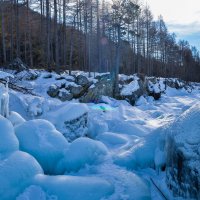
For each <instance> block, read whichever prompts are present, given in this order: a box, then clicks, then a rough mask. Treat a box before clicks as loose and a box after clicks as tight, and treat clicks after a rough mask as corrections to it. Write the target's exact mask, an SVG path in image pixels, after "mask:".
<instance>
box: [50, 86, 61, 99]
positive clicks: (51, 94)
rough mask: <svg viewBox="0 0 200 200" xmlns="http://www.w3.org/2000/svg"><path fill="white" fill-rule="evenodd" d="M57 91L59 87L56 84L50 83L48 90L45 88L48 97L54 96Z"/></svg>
mask: <svg viewBox="0 0 200 200" xmlns="http://www.w3.org/2000/svg"><path fill="white" fill-rule="evenodd" d="M58 93H59V87H58V86H56V85H50V86H49V88H48V90H47V94H48V95H49V96H50V97H56V96H57V95H58Z"/></svg>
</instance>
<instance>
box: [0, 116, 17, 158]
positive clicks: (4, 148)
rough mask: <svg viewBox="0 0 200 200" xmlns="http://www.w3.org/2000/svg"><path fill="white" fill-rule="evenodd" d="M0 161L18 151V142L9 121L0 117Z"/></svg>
mask: <svg viewBox="0 0 200 200" xmlns="http://www.w3.org/2000/svg"><path fill="white" fill-rule="evenodd" d="M0 138H1V139H0V160H1V159H2V158H3V157H5V156H6V155H7V154H9V153H12V152H14V151H17V150H18V149H19V142H18V140H17V138H16V136H15V133H14V128H13V126H12V124H11V122H10V121H9V120H7V119H6V118H4V117H2V116H1V115H0Z"/></svg>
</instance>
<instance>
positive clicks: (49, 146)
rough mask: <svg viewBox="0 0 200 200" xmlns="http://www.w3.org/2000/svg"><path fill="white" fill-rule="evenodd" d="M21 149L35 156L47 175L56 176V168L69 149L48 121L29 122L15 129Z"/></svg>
mask: <svg viewBox="0 0 200 200" xmlns="http://www.w3.org/2000/svg"><path fill="white" fill-rule="evenodd" d="M15 132H16V135H17V137H18V139H19V143H20V149H21V150H22V151H25V152H28V153H30V154H31V155H33V156H34V157H35V158H36V159H37V160H38V162H39V163H40V165H41V166H42V167H43V169H44V171H45V173H48V174H54V173H55V171H54V168H55V165H56V164H57V162H58V161H59V160H60V159H61V157H62V155H63V151H64V149H65V148H67V147H68V142H67V140H66V139H65V137H64V136H63V135H62V134H61V133H60V132H58V131H57V130H56V129H55V127H54V126H53V125H52V124H51V123H50V122H48V121H46V120H42V119H38V120H31V121H27V122H25V123H23V124H21V125H19V126H17V127H16V129H15Z"/></svg>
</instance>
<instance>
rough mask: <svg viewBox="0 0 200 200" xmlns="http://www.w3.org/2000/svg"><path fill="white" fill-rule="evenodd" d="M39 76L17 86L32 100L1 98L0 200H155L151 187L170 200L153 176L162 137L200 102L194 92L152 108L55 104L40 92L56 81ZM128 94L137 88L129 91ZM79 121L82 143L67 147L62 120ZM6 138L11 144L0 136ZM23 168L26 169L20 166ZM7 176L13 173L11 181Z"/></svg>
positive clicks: (147, 104) (160, 159) (199, 92)
mask: <svg viewBox="0 0 200 200" xmlns="http://www.w3.org/2000/svg"><path fill="white" fill-rule="evenodd" d="M77 73H78V72H77ZM44 76H47V74H46V73H44V74H42V75H41V76H40V77H39V78H38V79H36V80H33V81H25V80H24V81H20V82H18V83H20V84H22V85H23V86H26V87H29V88H33V92H34V93H36V94H38V96H37V97H36V96H32V95H27V94H21V93H19V92H16V91H13V90H10V91H9V94H10V104H9V105H10V106H9V108H10V111H14V112H12V113H11V115H10V117H9V118H8V120H9V121H11V123H12V124H13V126H14V128H13V126H12V125H11V124H10V122H9V121H8V120H6V119H3V118H2V119H0V128H1V130H3V132H4V133H2V137H3V138H5V141H8V142H9V144H11V145H12V146H11V147H10V148H9V149H8V152H7V151H6V150H5V149H6V147H5V145H3V146H2V147H1V145H0V158H1V160H0V180H1V186H0V197H1V198H0V199H2V200H4V199H5V200H11V199H15V198H16V197H17V196H18V197H17V200H36V199H37V200H45V199H48V200H50V199H59V200H60V199H61V200H68V199H69V200H80V199H81V200H144V199H153V200H159V199H163V196H162V194H161V193H160V191H159V190H158V188H157V187H156V186H155V185H157V186H158V187H159V188H160V189H161V190H162V192H163V193H164V194H165V195H166V196H167V197H168V198H169V199H174V198H172V196H171V194H170V192H169V191H168V190H167V188H166V184H165V180H164V179H165V172H161V169H162V165H164V163H165V155H164V152H163V149H162V148H163V145H164V144H162V143H163V141H164V137H165V135H164V134H163V131H162V130H163V127H164V128H165V127H166V126H168V124H169V123H171V122H172V121H173V120H175V119H176V118H177V117H179V116H180V115H181V114H182V113H183V112H184V111H186V110H187V109H188V108H190V107H191V106H193V105H194V104H196V103H198V102H199V101H200V85H198V84H197V85H196V86H195V87H194V89H193V91H192V92H188V91H187V90H185V89H184V88H183V89H179V90H176V89H174V88H169V87H168V88H167V89H166V91H165V94H163V95H162V97H161V99H160V100H158V101H155V100H154V99H153V97H143V96H142V97H140V98H139V100H138V101H137V102H136V106H131V105H130V104H129V103H127V102H126V101H123V100H121V101H119V100H115V99H112V98H109V97H103V98H104V102H106V103H99V104H94V103H88V104H80V103H79V102H78V100H72V101H70V102H61V101H60V100H58V99H55V98H51V97H49V96H48V95H47V93H46V91H47V88H48V87H49V86H50V85H52V84H62V81H63V80H59V81H55V77H53V78H48V79H46V78H44ZM53 76H56V74H54V75H53ZM66 76H67V75H66ZM68 79H69V80H70V79H73V77H70V76H68ZM94 82H95V80H94ZM68 83H69V84H73V83H72V82H71V81H69V82H68ZM133 87H137V85H135V83H133ZM129 90H130V88H126V91H125V92H128V91H129ZM84 113H88V116H87V133H85V134H80V135H79V136H83V135H86V136H87V137H83V138H78V139H76V140H74V141H72V142H71V141H67V139H66V138H64V137H63V135H62V134H61V133H62V131H63V129H64V128H65V126H64V124H66V123H65V120H66V121H70V120H73V119H74V118H76V116H77V117H79V116H84ZM18 114H20V115H21V116H19V115H18ZM5 120H6V122H4V121H5ZM25 120H26V121H27V122H25ZM30 120H31V121H30ZM49 121H50V122H49ZM5 123H6V124H7V125H5ZM81 123H83V122H81ZM55 127H56V128H57V129H58V130H56V129H55ZM80 131H83V132H84V131H86V130H85V129H84V130H83V129H80ZM6 132H9V134H12V135H13V138H11V139H9V138H8V137H7V136H5V134H6ZM0 135H1V134H0ZM0 144H1V143H0ZM18 150H21V151H24V152H26V153H29V154H30V155H31V156H29V155H28V154H27V155H25V153H22V152H20V151H18ZM10 152H12V153H10ZM13 152H14V153H13ZM32 156H33V157H34V158H33V157H32ZM26 160H27V161H30V164H29V165H31V167H30V166H26V165H24V163H26ZM36 160H37V162H38V163H39V164H38V163H37V162H36ZM14 162H16V166H15V168H14V166H13V165H15V163H14ZM21 165H24V166H23V168H22V169H20V166H21ZM40 166H41V167H40ZM9 167H10V170H7V168H9ZM29 169H30V171H29V172H28V170H29ZM8 171H12V173H14V175H13V177H12V174H10V175H9V172H8ZM23 171H25V172H26V171H27V172H26V175H24V172H23ZM43 171H44V172H45V175H44V174H43ZM15 173H18V175H17V174H16V175H15ZM48 174H50V175H51V176H48ZM2 180H3V181H2ZM17 181H20V182H21V184H19V185H17ZM23 181H24V182H23ZM12 182H13V184H12ZM5 193H6V194H5Z"/></svg>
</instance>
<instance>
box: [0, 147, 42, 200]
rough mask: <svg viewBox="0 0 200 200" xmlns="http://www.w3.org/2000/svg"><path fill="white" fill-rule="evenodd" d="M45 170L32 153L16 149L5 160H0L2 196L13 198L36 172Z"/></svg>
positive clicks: (39, 172)
mask: <svg viewBox="0 0 200 200" xmlns="http://www.w3.org/2000/svg"><path fill="white" fill-rule="evenodd" d="M42 173H43V170H42V168H41V167H40V165H39V164H38V162H37V161H36V160H35V158H33V157H32V156H31V155H29V154H27V153H25V152H21V151H15V152H14V153H12V154H11V155H10V156H9V157H8V158H6V159H5V160H2V161H0V182H1V184H0V197H1V200H11V199H15V197H16V196H17V195H18V194H19V193H21V192H22V191H23V190H24V189H25V188H26V187H27V186H28V185H29V183H30V182H31V180H32V178H33V177H34V176H35V175H36V174H42Z"/></svg>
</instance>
